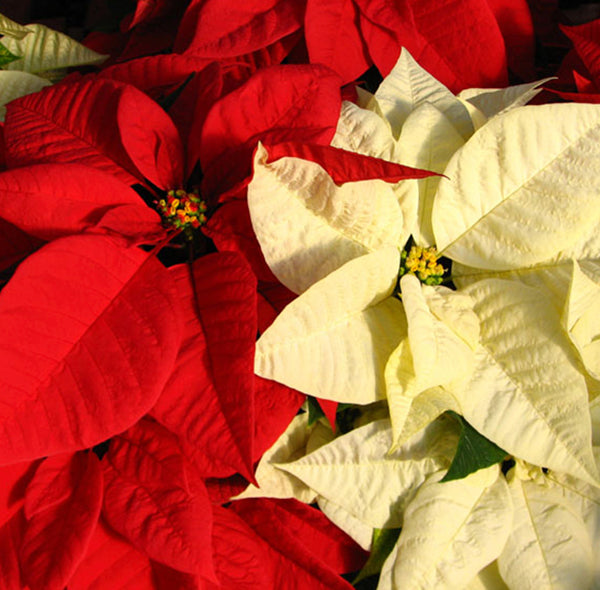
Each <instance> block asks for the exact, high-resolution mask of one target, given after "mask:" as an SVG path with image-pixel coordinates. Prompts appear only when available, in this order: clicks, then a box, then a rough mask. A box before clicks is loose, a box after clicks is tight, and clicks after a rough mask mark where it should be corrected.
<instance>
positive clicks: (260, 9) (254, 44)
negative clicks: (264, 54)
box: [175, 0, 304, 59]
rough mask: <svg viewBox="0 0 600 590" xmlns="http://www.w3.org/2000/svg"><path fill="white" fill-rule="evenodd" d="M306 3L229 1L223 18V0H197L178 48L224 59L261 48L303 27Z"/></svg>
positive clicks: (198, 54)
mask: <svg viewBox="0 0 600 590" xmlns="http://www.w3.org/2000/svg"><path fill="white" fill-rule="evenodd" d="M303 4H304V3H303V2H302V1H298V2H288V1H287V0H255V1H254V2H251V3H250V4H229V5H228V7H227V18H223V5H222V3H221V2H218V1H215V0H194V1H193V2H192V3H191V4H190V6H189V7H188V10H187V12H186V14H185V15H184V17H183V22H184V26H183V28H182V30H180V31H179V34H178V38H177V40H176V42H175V51H177V52H178V53H182V52H183V51H184V50H185V52H186V53H189V54H191V55H195V56H198V57H205V58H210V59H223V58H227V57H235V56H238V55H244V54H247V53H251V52H253V51H256V50H258V49H262V48H263V47H266V46H267V45H270V44H271V43H274V42H275V41H278V40H279V39H281V38H283V37H285V36H287V35H289V34H291V33H293V32H294V31H296V30H298V29H299V28H300V27H301V25H302V16H303V12H304V6H303ZM186 21H187V22H186Z"/></svg>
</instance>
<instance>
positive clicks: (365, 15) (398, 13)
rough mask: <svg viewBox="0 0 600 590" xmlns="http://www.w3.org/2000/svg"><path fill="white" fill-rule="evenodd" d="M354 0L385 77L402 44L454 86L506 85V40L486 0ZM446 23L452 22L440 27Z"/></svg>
mask: <svg viewBox="0 0 600 590" xmlns="http://www.w3.org/2000/svg"><path fill="white" fill-rule="evenodd" d="M356 4H357V5H358V7H359V9H360V13H361V30H362V33H363V37H364V38H365V40H366V41H367V47H368V51H369V54H370V55H371V57H372V59H373V61H374V62H375V64H376V65H377V67H378V68H379V70H380V72H381V73H382V74H383V75H384V76H386V75H387V74H388V73H389V72H390V70H391V69H392V67H393V66H394V64H395V62H396V60H397V58H398V55H399V53H400V48H401V47H406V48H407V49H408V50H409V51H410V52H411V53H412V54H413V55H414V56H415V58H416V59H417V60H418V61H419V63H421V64H422V65H423V67H424V68H425V69H426V70H428V71H429V72H431V73H432V74H433V75H434V76H435V77H436V78H438V79H439V80H441V81H442V82H443V83H444V84H445V85H446V86H448V87H450V88H451V89H452V90H453V91H458V90H461V89H462V88H465V87H473V86H475V87H477V86H502V85H504V83H505V81H506V55H505V50H504V41H503V39H502V35H501V33H500V29H499V27H498V24H497V22H496V19H495V17H494V14H493V13H492V11H491V9H490V8H489V6H488V4H487V3H486V2H478V1H477V0H469V1H468V2H459V1H455V0H454V1H449V2H448V1H440V0H431V1H428V2H419V1H417V0H411V1H410V2H403V3H401V4H400V3H395V4H392V3H389V2H386V1H385V0H377V1H375V2H374V1H372V0H369V1H366V0H356ZM443 22H446V23H447V22H452V25H453V26H452V27H448V26H441V23H443ZM469 46H470V47H469ZM391 48H394V49H395V50H394V49H391ZM467 56H468V58H467Z"/></svg>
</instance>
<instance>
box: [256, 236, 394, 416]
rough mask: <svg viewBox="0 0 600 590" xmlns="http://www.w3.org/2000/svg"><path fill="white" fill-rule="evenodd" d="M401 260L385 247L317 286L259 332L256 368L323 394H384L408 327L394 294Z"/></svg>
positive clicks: (364, 399)
mask: <svg viewBox="0 0 600 590" xmlns="http://www.w3.org/2000/svg"><path fill="white" fill-rule="evenodd" d="M399 263H400V254H399V252H398V250H397V249H396V248H387V249H384V250H378V251H376V252H373V253H371V254H366V255H364V256H361V257H360V258H356V259H354V260H351V261H350V262H347V263H346V264H345V265H344V266H343V267H341V268H339V269H337V270H336V271H334V272H332V273H331V274H330V275H328V276H327V277H325V278H324V279H322V280H321V281H319V282H318V283H316V284H314V285H313V286H312V287H310V288H309V289H308V290H307V291H306V292H305V293H303V295H302V296H301V297H299V298H298V299H296V300H294V301H292V303H290V305H288V306H287V307H286V308H285V309H284V311H283V312H282V313H281V314H280V315H279V316H278V317H277V318H276V320H275V322H274V323H273V324H272V325H271V326H270V327H269V328H268V329H267V330H266V331H265V332H264V334H263V335H262V336H261V338H260V339H259V340H258V342H257V345H256V357H255V367H254V368H255V371H256V373H257V374H258V375H261V376H263V377H266V378H268V379H275V380H279V381H282V382H284V383H287V384H288V385H290V386H291V387H294V388H295V389H299V390H300V391H303V392H305V393H309V394H311V395H316V396H317V397H322V398H324V399H330V400H335V401H344V402H349V403H355V404H369V403H371V402H374V401H376V400H378V399H384V398H385V384H384V380H383V370H384V367H385V363H386V362H387V359H388V357H389V355H390V354H391V352H392V350H394V348H396V347H397V346H398V343H399V342H400V340H401V339H402V338H403V337H404V336H405V334H406V321H405V319H404V314H403V312H402V305H401V303H400V302H399V301H398V300H397V299H394V298H393V297H390V295H391V294H392V292H393V290H394V288H395V286H396V277H397V273H398V267H399Z"/></svg>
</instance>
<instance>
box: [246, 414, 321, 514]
mask: <svg viewBox="0 0 600 590" xmlns="http://www.w3.org/2000/svg"><path fill="white" fill-rule="evenodd" d="M311 430H312V429H311V427H309V425H308V412H304V413H302V414H298V415H297V416H295V417H294V419H293V420H292V421H291V422H290V424H289V426H288V427H287V428H286V430H285V432H284V433H283V434H282V435H281V436H280V437H279V438H278V439H277V440H276V441H275V444H274V445H273V446H272V447H271V448H270V449H268V450H267V451H266V452H265V453H264V454H263V456H262V457H261V459H260V461H259V462H258V465H257V467H256V473H255V477H256V482H257V484H258V486H255V485H253V484H250V485H249V486H248V487H247V488H246V489H245V490H244V491H243V492H242V493H241V494H238V495H237V496H236V497H235V499H236V500H242V499H244V498H295V499H296V500H299V501H300V502H304V503H305V504H312V503H313V502H314V501H315V498H316V494H315V492H313V491H312V490H311V489H310V488H309V487H308V486H306V485H305V484H304V483H302V481H301V480H300V479H298V478H297V477H295V476H293V475H290V474H289V473H288V472H287V471H284V470H282V469H279V468H278V467H277V465H276V464H279V463H289V462H292V461H294V460H295V459H297V458H299V457H302V456H303V455H304V454H305V453H306V445H307V442H308V439H309V436H310V434H311Z"/></svg>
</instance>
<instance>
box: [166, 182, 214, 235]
mask: <svg viewBox="0 0 600 590" xmlns="http://www.w3.org/2000/svg"><path fill="white" fill-rule="evenodd" d="M157 205H158V212H159V213H160V215H161V217H162V218H163V219H164V221H165V223H167V224H168V225H172V226H173V227H176V228H177V229H184V230H188V231H189V230H191V229H196V228H198V227H201V226H202V225H204V224H205V223H206V215H204V214H205V213H206V203H205V202H204V201H203V200H202V199H201V198H200V197H199V196H198V193H197V192H192V193H187V192H186V191H184V190H182V189H178V190H170V191H169V192H168V193H167V195H166V198H164V199H160V200H159V201H158V203H157Z"/></svg>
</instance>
